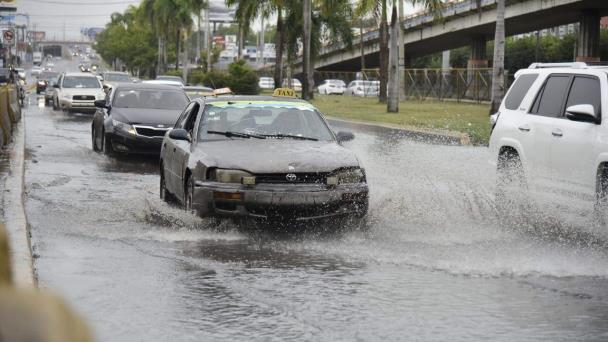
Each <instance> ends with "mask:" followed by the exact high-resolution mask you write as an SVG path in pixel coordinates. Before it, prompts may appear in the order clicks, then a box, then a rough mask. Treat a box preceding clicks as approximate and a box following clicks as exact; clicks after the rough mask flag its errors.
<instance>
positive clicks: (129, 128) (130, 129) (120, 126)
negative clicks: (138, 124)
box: [112, 119, 137, 135]
mask: <svg viewBox="0 0 608 342" xmlns="http://www.w3.org/2000/svg"><path fill="white" fill-rule="evenodd" d="M112 126H114V128H115V129H118V130H121V131H123V132H127V133H129V134H133V135H135V134H137V133H136V132H135V128H134V127H133V125H129V124H128V123H124V122H122V121H118V120H114V119H112Z"/></svg>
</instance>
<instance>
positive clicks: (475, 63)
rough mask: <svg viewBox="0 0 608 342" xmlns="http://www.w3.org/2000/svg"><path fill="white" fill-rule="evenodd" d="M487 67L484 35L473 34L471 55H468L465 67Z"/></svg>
mask: <svg viewBox="0 0 608 342" xmlns="http://www.w3.org/2000/svg"><path fill="white" fill-rule="evenodd" d="M487 67H488V58H487V56H486V37H485V36H483V35H475V36H473V37H472V38H471V55H470V56H469V61H468V63H467V69H474V68H487Z"/></svg>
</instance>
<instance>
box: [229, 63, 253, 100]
mask: <svg viewBox="0 0 608 342" xmlns="http://www.w3.org/2000/svg"><path fill="white" fill-rule="evenodd" d="M228 76H229V77H228V87H230V89H232V91H233V92H234V93H235V94H242V95H257V94H258V92H259V89H258V75H257V74H256V73H255V71H253V69H251V67H249V66H248V65H247V64H246V63H245V61H244V60H239V61H236V62H234V63H232V64H230V66H228Z"/></svg>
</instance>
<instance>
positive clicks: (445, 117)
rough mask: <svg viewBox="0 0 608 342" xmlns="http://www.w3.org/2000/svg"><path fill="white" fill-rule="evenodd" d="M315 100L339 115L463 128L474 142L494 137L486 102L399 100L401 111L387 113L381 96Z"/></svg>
mask: <svg viewBox="0 0 608 342" xmlns="http://www.w3.org/2000/svg"><path fill="white" fill-rule="evenodd" d="M312 102H313V104H314V105H315V106H316V107H317V108H318V109H319V110H320V111H321V112H322V113H323V114H325V115H327V116H333V117H336V118H343V119H351V120H360V121H366V122H378V123H387V124H394V125H400V126H409V127H415V128H424V129H439V130H448V131H452V132H461V133H466V134H468V135H469V137H470V139H471V142H472V143H473V144H487V142H488V140H489V138H490V120H489V117H488V111H489V106H488V105H486V104H472V103H458V102H439V101H415V100H411V101H405V102H401V103H400V104H399V113H386V104H380V103H378V99H377V98H358V97H351V96H322V95H317V96H315V99H314V101H312Z"/></svg>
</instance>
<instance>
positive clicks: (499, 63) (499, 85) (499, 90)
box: [490, 0, 505, 114]
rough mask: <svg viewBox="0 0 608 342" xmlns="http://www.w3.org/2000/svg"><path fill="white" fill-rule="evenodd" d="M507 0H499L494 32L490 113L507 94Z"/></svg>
mask: <svg viewBox="0 0 608 342" xmlns="http://www.w3.org/2000/svg"><path fill="white" fill-rule="evenodd" d="M504 73H505V0H498V4H497V7H496V30H495V32H494V61H493V63H492V103H491V104H490V114H494V113H496V112H497V111H498V107H500V102H501V101H502V97H503V96H504V94H505V76H504Z"/></svg>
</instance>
